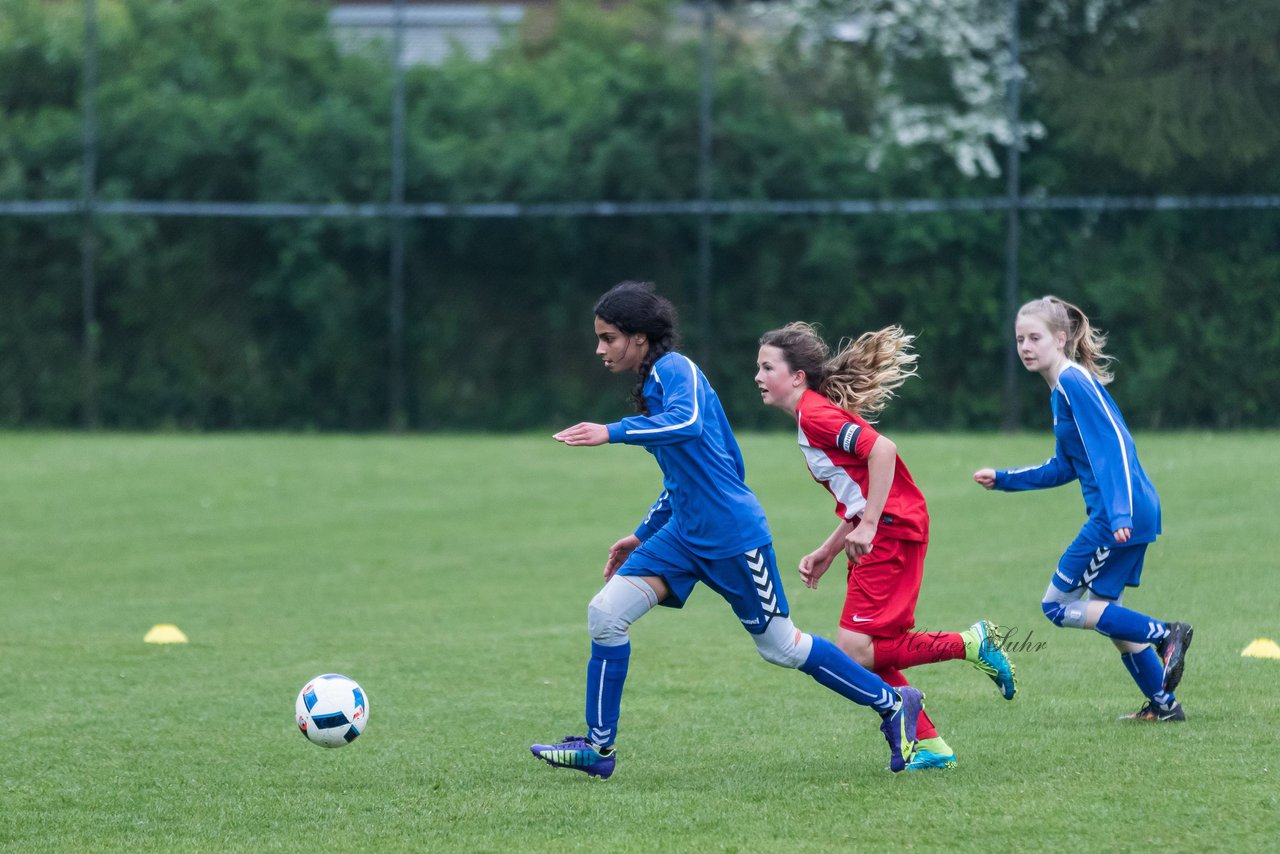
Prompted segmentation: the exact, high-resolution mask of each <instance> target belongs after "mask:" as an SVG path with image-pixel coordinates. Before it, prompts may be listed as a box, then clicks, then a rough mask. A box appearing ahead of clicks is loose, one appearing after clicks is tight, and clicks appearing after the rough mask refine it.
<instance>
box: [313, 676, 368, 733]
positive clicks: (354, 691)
mask: <svg viewBox="0 0 1280 854" xmlns="http://www.w3.org/2000/svg"><path fill="white" fill-rule="evenodd" d="M294 707H295V710H296V711H297V713H298V729H300V730H302V734H303V735H305V736H306V737H307V741H309V742H311V743H312V744H318V745H320V746H321V747H342V746H343V745H344V744H350V743H351V742H353V741H355V740H356V737H357V736H359V735H360V733H362V732H364V728H365V727H366V726H367V725H368V723H369V698H368V697H366V696H365V695H364V689H363V688H361V687H360V686H359V685H358V684H356V681H355V680H354V679H348V678H347V677H346V676H342V675H339V674H337V673H326V674H324V675H323V676H317V677H316V678H315V679H312V680H311V681H310V682H308V683H307V684H306V685H303V686H302V690H301V691H299V692H298V702H297V703H295V704H294Z"/></svg>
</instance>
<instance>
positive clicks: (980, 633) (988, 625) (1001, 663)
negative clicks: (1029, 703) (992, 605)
mask: <svg viewBox="0 0 1280 854" xmlns="http://www.w3.org/2000/svg"><path fill="white" fill-rule="evenodd" d="M960 637H962V638H964V660H965V661H967V662H969V663H970V664H972V665H973V666H974V667H976V668H978V669H979V670H981V671H982V672H983V673H985V674H987V675H988V676H990V677H991V681H992V682H994V683H996V687H997V688H999V689H1000V693H1001V694H1002V695H1003V696H1004V698H1005V699H1006V700H1012V699H1013V695H1014V694H1016V693H1018V677H1017V674H1016V673H1015V672H1014V668H1013V662H1012V661H1010V660H1009V656H1008V654H1007V653H1005V651H1004V649H1002V648H1001V646H1000V641H1001V638H1000V632H999V629H997V628H996V624H995V623H993V622H991V621H990V620H979V621H978V622H976V623H974V624H973V625H972V626H970V627H969V628H968V629H967V630H965V631H963V632H961V633H960Z"/></svg>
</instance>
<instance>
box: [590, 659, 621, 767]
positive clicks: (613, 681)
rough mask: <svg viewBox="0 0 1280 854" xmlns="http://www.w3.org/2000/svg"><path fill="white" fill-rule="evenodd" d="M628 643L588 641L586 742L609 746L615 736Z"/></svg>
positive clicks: (616, 735)
mask: <svg viewBox="0 0 1280 854" xmlns="http://www.w3.org/2000/svg"><path fill="white" fill-rule="evenodd" d="M630 661H631V643H630V642H627V643H624V644H622V646H601V645H600V644H598V643H596V642H595V641H592V642H591V660H590V661H588V662H587V728H588V732H587V741H590V742H591V743H592V744H595V745H597V746H599V747H610V746H612V745H613V741H614V739H615V738H617V737H618V715H619V714H620V712H621V709H622V683H623V682H626V681H627V664H628V663H629V662H630Z"/></svg>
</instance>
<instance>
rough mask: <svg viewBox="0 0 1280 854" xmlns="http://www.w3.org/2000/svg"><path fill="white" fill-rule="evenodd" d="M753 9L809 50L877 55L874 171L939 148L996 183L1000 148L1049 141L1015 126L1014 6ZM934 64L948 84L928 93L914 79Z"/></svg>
mask: <svg viewBox="0 0 1280 854" xmlns="http://www.w3.org/2000/svg"><path fill="white" fill-rule="evenodd" d="M1115 2H1116V0H1085V5H1086V6H1088V7H1090V8H1088V9H1086V10H1084V11H1085V16H1086V17H1087V18H1088V19H1089V20H1094V21H1096V20H1097V19H1098V18H1099V17H1101V15H1102V13H1103V11H1105V9H1106V7H1108V6H1111V5H1114V3H1115ZM1059 7H1060V8H1059ZM1094 7H1096V8H1094ZM749 8H750V14H751V16H752V17H753V18H755V19H756V20H757V21H758V22H759V23H761V24H763V25H764V26H765V27H766V28H767V29H768V30H769V31H771V32H774V33H786V34H788V35H790V36H792V37H793V38H794V43H797V44H799V45H800V46H801V47H802V49H803V48H805V47H809V48H812V47H814V46H816V45H818V44H820V43H824V42H831V41H842V42H846V43H848V44H849V48H850V49H851V50H856V49H864V50H868V51H870V52H871V53H872V55H873V59H874V63H875V66H876V68H877V69H878V72H877V73H878V79H877V85H878V87H879V92H878V93H877V99H876V103H877V115H876V121H875V127H874V128H873V140H872V143H873V145H872V149H871V153H870V155H869V162H868V165H869V166H870V167H871V168H875V167H876V166H877V165H878V164H879V163H880V162H881V161H882V160H883V159H884V157H885V155H886V154H887V153H888V152H889V151H890V150H891V149H893V148H898V149H905V150H907V151H911V150H918V151H924V150H928V149H934V150H938V149H940V150H942V151H944V152H945V153H946V154H947V155H948V156H949V157H950V158H951V159H952V160H953V161H954V163H955V164H956V167H957V168H958V169H959V170H960V171H961V172H962V173H963V174H965V175H969V176H978V175H985V176H989V177H995V176H998V175H999V174H1000V171H1001V169H1000V160H999V157H998V155H999V153H1000V151H1002V150H1003V149H1004V148H1005V147H1006V146H1008V145H1009V144H1011V143H1012V142H1013V141H1014V140H1015V139H1017V140H1025V139H1027V138H1036V137H1039V136H1042V135H1043V134H1044V128H1043V126H1041V125H1040V124H1039V123H1038V122H1035V121H1022V122H1020V126H1019V127H1018V128H1016V129H1015V128H1014V127H1012V126H1011V124H1010V118H1009V99H1008V92H1009V82H1010V80H1011V79H1012V78H1011V75H1014V74H1017V75H1022V74H1023V71H1022V69H1021V68H1020V67H1014V66H1013V63H1012V61H1011V57H1012V54H1011V51H1010V20H1011V19H1010V5H1009V0H784V2H780V3H774V2H770V3H755V4H752V5H751V6H750V7H749ZM1079 8H1080V4H1079V3H1069V2H1067V0H1058V2H1056V3H1049V4H1044V5H1042V6H1040V7H1039V10H1038V11H1039V15H1040V17H1041V18H1042V19H1044V20H1045V22H1047V21H1048V20H1050V19H1053V18H1055V17H1059V16H1061V17H1065V16H1068V15H1069V14H1071V11H1072V9H1075V10H1077V11H1078V10H1079ZM928 64H933V65H938V64H940V66H941V68H943V69H944V70H945V80H946V86H945V87H944V89H945V91H932V92H929V93H928V94H927V96H922V93H920V92H919V91H917V89H916V88H914V87H913V85H912V83H913V79H912V78H913V76H914V75H918V74H919V73H920V69H921V68H922V67H923V66H925V65H928ZM937 88H938V87H935V90H936V89H937ZM1015 130H1016V134H1015Z"/></svg>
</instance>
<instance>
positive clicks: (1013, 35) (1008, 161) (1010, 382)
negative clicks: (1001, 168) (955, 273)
mask: <svg viewBox="0 0 1280 854" xmlns="http://www.w3.org/2000/svg"><path fill="white" fill-rule="evenodd" d="M1020 53H1021V48H1020V42H1019V35H1018V0H1009V84H1008V86H1009V114H1008V115H1009V148H1008V150H1007V151H1006V152H1005V182H1006V183H1005V195H1006V201H1007V203H1008V214H1007V223H1006V231H1005V250H1004V251H1005V262H1004V311H1003V313H1002V314H1003V317H1001V319H1000V322H1001V327H1000V340H1001V341H1004V342H1006V343H1005V344H1004V352H1005V359H1004V419H1003V427H1004V429H1005V430H1015V429H1017V427H1018V365H1019V362H1018V351H1017V348H1016V347H1014V346H1013V345H1012V344H1011V343H1009V342H1010V341H1011V339H1012V338H1013V334H1012V329H1013V322H1014V318H1015V316H1016V315H1017V312H1018V248H1019V244H1020V241H1021V234H1020V222H1019V213H1020V208H1021V206H1022V195H1021V192H1022V191H1021V177H1020V175H1019V171H1020V167H1021V163H1020V160H1019V158H1020V156H1021V148H1022V125H1021V98H1022V67H1021V61H1022V60H1021V56H1020Z"/></svg>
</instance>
